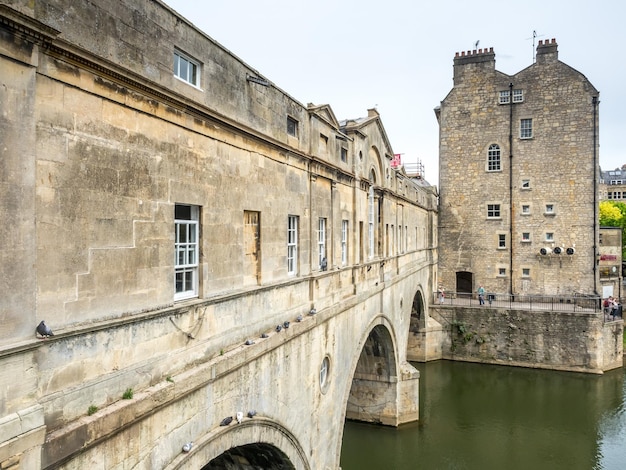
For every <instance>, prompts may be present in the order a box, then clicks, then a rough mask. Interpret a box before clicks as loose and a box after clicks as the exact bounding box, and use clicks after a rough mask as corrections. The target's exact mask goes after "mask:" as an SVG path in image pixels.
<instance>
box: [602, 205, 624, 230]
mask: <svg viewBox="0 0 626 470" xmlns="http://www.w3.org/2000/svg"><path fill="white" fill-rule="evenodd" d="M617 204H620V205H622V206H624V208H625V209H626V204H624V203H615V202H613V201H602V202H601V203H600V225H601V226H604V227H622V228H623V227H624V212H622V211H621V210H620V207H619V206H618V205H617ZM625 212H626V210H625Z"/></svg>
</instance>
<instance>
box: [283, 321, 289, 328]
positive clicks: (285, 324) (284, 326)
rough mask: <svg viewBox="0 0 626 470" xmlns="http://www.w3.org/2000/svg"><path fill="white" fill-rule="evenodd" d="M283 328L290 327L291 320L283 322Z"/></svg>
mask: <svg viewBox="0 0 626 470" xmlns="http://www.w3.org/2000/svg"><path fill="white" fill-rule="evenodd" d="M283 328H285V329H287V328H289V322H288V321H286V322H285V323H283Z"/></svg>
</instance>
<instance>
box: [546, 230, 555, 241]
mask: <svg viewBox="0 0 626 470" xmlns="http://www.w3.org/2000/svg"><path fill="white" fill-rule="evenodd" d="M546 241H547V242H553V241H554V233H552V232H546Z"/></svg>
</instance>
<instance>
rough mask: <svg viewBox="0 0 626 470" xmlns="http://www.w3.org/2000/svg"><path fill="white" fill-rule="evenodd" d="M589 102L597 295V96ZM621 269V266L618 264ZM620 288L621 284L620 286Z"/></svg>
mask: <svg viewBox="0 0 626 470" xmlns="http://www.w3.org/2000/svg"><path fill="white" fill-rule="evenodd" d="M591 104H592V106H593V292H594V293H595V295H598V281H597V279H598V246H597V238H598V235H597V233H596V232H597V226H598V175H597V169H598V159H597V158H598V155H597V151H598V145H597V142H598V140H597V139H598V131H597V119H598V117H597V116H598V97H597V96H594V97H592V98H591ZM620 269H621V266H620ZM620 290H621V286H620ZM620 295H621V293H620Z"/></svg>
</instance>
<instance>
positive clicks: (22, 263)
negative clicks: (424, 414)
mask: <svg viewBox="0 0 626 470" xmlns="http://www.w3.org/2000/svg"><path fill="white" fill-rule="evenodd" d="M0 80H1V84H2V86H1V87H0V141H1V143H2V146H1V148H0V152H1V157H2V165H1V167H0V189H1V191H2V199H1V201H2V202H1V206H0V211H1V213H2V215H3V218H4V220H6V221H10V222H11V223H7V224H5V225H4V229H3V240H4V241H5V243H4V244H3V247H2V249H1V256H2V263H1V269H2V279H3V282H2V284H1V287H0V289H1V291H0V293H1V294H2V296H1V298H2V301H1V302H2V322H0V370H1V371H2V373H1V374H0V464H1V465H2V466H3V468H5V467H6V468H20V469H33V468H50V467H54V468H68V469H69V468H89V467H95V468H106V469H121V468H131V467H132V468H146V469H155V468H185V467H189V468H201V467H202V466H203V465H205V464H206V463H207V462H209V461H210V460H211V459H213V458H215V457H217V456H219V455H220V454H221V453H223V452H225V451H226V450H228V449H229V448H231V447H234V446H243V445H247V444H250V443H258V442H263V443H266V445H267V446H270V447H271V448H272V449H277V450H278V451H280V452H278V451H277V452H275V454H276V455H278V454H280V455H284V456H285V460H286V461H288V462H290V463H291V464H292V465H293V466H295V467H296V468H314V469H324V468H337V467H338V462H339V449H340V444H341V433H342V430H343V422H344V419H345V416H346V415H349V416H352V417H355V418H358V419H365V420H369V421H377V422H383V423H387V424H392V425H397V424H399V423H402V422H407V421H412V420H415V419H416V418H417V415H418V399H417V398H418V388H417V385H418V374H417V372H416V371H415V370H414V369H413V368H412V367H411V366H410V365H409V364H408V363H407V362H406V357H407V343H408V340H409V328H410V324H411V322H412V321H413V319H417V320H416V321H417V323H418V324H423V323H424V322H425V321H427V309H426V307H427V302H423V301H422V300H421V299H427V298H428V293H429V292H431V291H432V290H433V289H434V277H435V269H434V264H435V263H436V259H437V256H436V249H435V248H434V247H435V235H434V234H435V233H436V232H435V227H436V225H437V215H436V209H437V207H436V195H435V192H434V191H433V189H432V188H429V187H425V186H423V185H420V186H418V185H415V184H413V183H412V182H411V180H410V179H409V178H408V177H407V176H406V175H405V174H404V173H403V171H402V170H399V171H398V170H395V169H393V168H391V165H390V162H391V158H392V156H393V150H392V147H391V144H390V142H389V141H388V139H387V136H386V133H385V130H384V127H383V125H382V121H381V119H380V116H379V115H378V113H377V112H376V110H370V111H369V112H368V115H367V116H366V117H364V118H359V119H352V120H346V121H342V122H339V121H338V120H337V119H336V118H335V116H334V114H333V111H332V109H331V108H330V107H329V106H325V105H322V106H317V105H308V106H304V105H302V104H301V103H299V102H298V101H297V100H295V99H293V98H292V97H290V96H289V95H287V94H286V93H285V92H283V91H282V90H280V89H279V88H278V87H276V86H275V85H274V84H273V83H271V82H270V81H269V80H268V79H267V78H265V77H263V76H262V75H261V74H260V73H259V72H258V71H256V70H255V69H253V68H252V67H250V66H248V65H246V64H245V63H243V62H242V61H241V60H239V59H238V58H237V57H235V56H234V55H233V54H232V53H230V52H229V51H228V50H226V49H224V48H223V47H221V46H220V45H218V44H216V43H215V42H214V41H213V40H212V39H210V38H209V37H208V36H206V35H205V34H204V33H202V32H200V31H198V30H197V29H196V28H194V27H193V26H192V25H191V24H190V23H188V22H187V21H186V20H184V19H183V18H181V17H180V16H178V15H177V14H175V13H174V12H173V11H172V10H171V9H169V8H168V7H167V6H166V5H165V4H163V3H162V2H160V1H158V0H134V1H128V0H94V1H91V2H75V1H72V0H48V1H45V2H30V1H28V0H9V1H6V0H3V1H1V2H0ZM291 223H293V225H290V224H291ZM414 299H420V300H419V301H417V302H416V301H415V300H414ZM311 310H314V311H315V312H316V313H315V314H309V313H310V312H311ZM299 316H302V321H298V320H299V319H300V318H299ZM41 320H45V321H46V322H47V324H48V325H49V326H50V327H51V328H52V329H53V330H54V333H55V335H54V336H53V337H51V338H48V339H37V338H36V337H35V327H36V326H37V324H38V323H39V322H40V321H41ZM286 321H289V322H291V324H290V326H289V328H285V326H284V325H285V323H284V322H286ZM276 325H283V330H282V331H281V332H277V331H276ZM262 334H266V335H267V337H266V338H265V337H261V335H262ZM247 339H249V340H251V344H250V345H248V346H246V345H244V343H245V341H246V340H247ZM353 379H356V380H354V381H353ZM382 389H385V394H380V395H379V396H372V395H371V394H369V393H367V392H368V391H376V390H382ZM129 390H132V391H133V393H130V395H134V396H133V398H130V399H127V400H122V396H123V395H124V394H125V392H128V391H129ZM126 395H127V396H128V395H129V393H126ZM348 401H349V402H350V403H352V404H356V406H354V407H353V408H351V409H349V410H348V409H347V403H348ZM249 408H254V409H256V410H257V412H258V414H257V416H256V417H255V418H251V419H247V420H246V421H245V422H244V423H243V424H242V425H241V426H240V427H221V426H220V425H219V424H220V421H221V419H222V418H224V417H225V416H229V415H230V416H233V415H234V413H235V411H237V410H242V411H243V412H246V411H247V410H248V409H249ZM364 408H367V409H368V410H369V411H368V413H362V411H361V410H362V409H364ZM88 410H89V412H88ZM189 441H194V442H195V445H194V448H193V450H192V451H191V452H189V453H182V452H181V446H182V445H183V444H184V443H185V442H189ZM321 442H324V443H329V442H331V443H333V444H334V446H333V445H330V446H329V445H324V446H320V445H319V443H321ZM270 452H272V453H274V451H273V450H271V449H270Z"/></svg>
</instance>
